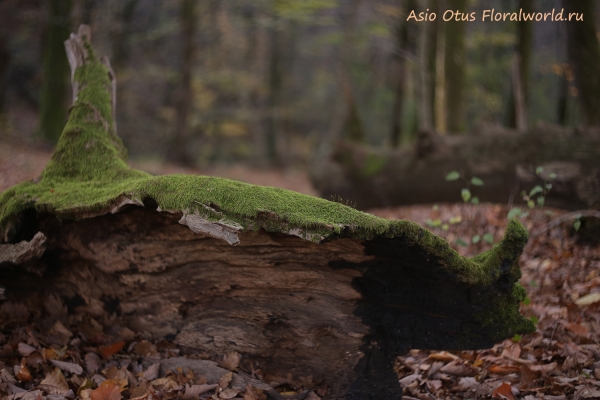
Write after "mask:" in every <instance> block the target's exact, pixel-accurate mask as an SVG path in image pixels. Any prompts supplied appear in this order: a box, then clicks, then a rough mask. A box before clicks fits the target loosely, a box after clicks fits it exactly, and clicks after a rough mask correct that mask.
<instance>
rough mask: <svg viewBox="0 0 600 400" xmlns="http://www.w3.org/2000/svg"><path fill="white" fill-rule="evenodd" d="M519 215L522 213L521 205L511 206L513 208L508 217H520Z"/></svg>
mask: <svg viewBox="0 0 600 400" xmlns="http://www.w3.org/2000/svg"><path fill="white" fill-rule="evenodd" d="M519 215H521V209H520V208H519V207H513V208H511V210H510V211H509V212H508V217H507V218H508V219H511V218H514V217H518V216H519Z"/></svg>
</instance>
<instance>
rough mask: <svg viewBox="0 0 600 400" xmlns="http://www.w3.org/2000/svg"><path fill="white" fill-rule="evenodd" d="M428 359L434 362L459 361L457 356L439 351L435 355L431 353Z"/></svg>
mask: <svg viewBox="0 0 600 400" xmlns="http://www.w3.org/2000/svg"><path fill="white" fill-rule="evenodd" d="M428 358H430V359H432V360H436V361H443V362H450V361H454V360H459V359H460V357H458V356H457V355H454V354H452V353H448V352H447V351H439V352H436V353H431V354H430V355H429V357H428Z"/></svg>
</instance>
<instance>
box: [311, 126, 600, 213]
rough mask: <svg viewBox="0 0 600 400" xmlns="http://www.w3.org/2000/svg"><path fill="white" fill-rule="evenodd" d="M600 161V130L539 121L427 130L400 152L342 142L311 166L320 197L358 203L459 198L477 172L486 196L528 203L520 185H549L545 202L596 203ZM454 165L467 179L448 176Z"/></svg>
mask: <svg viewBox="0 0 600 400" xmlns="http://www.w3.org/2000/svg"><path fill="white" fill-rule="evenodd" d="M598 160H600V131H598V130H596V131H594V130H593V129H590V130H577V129H576V130H573V129H570V130H567V129H563V128H558V127H553V126H538V127H536V128H534V129H532V130H530V131H529V132H527V133H520V132H516V131H507V130H496V131H493V132H488V133H487V134H486V133H485V132H482V133H481V134H478V135H471V136H444V137H442V136H439V135H437V134H435V133H433V132H423V133H421V135H420V137H419V140H418V142H417V143H416V145H415V146H411V147H405V148H401V149H398V150H390V149H376V148H370V147H367V146H364V145H358V144H353V143H349V142H340V143H338V145H337V147H336V148H335V149H334V150H333V152H332V154H331V155H330V157H329V158H328V159H326V160H324V161H323V162H321V163H319V164H318V165H317V164H316V165H315V167H314V168H313V169H312V170H311V180H312V182H313V184H314V186H315V188H316V189H317V191H318V192H319V194H320V195H321V197H323V198H331V197H332V196H333V197H335V198H339V197H341V198H343V199H344V200H345V201H348V202H349V203H355V204H356V205H357V206H358V208H360V209H368V208H375V207H389V206H396V205H404V204H422V203H437V202H452V203H453V202H457V201H461V196H460V193H461V189H462V188H466V187H467V186H468V180H470V179H471V178H472V177H478V178H480V179H482V180H483V182H484V186H483V187H482V188H473V187H471V189H472V190H473V192H474V195H476V196H478V198H479V200H480V201H482V202H496V203H505V204H506V203H508V202H509V201H513V202H514V204H525V202H524V201H523V200H522V199H521V197H522V196H521V195H520V192H521V191H522V190H525V191H526V192H527V193H529V192H530V190H531V189H532V188H533V187H535V186H536V185H540V186H542V187H544V185H545V184H547V183H549V184H551V185H552V188H551V189H550V190H549V193H548V194H547V196H545V197H546V198H545V200H546V201H545V204H546V205H548V206H552V207H558V208H565V209H571V210H579V209H598V208H600V166H599V165H600V164H599V163H598ZM539 167H542V168H541V170H542V172H541V173H537V174H536V170H538V168H539ZM451 171H459V172H460V173H461V175H462V176H463V177H465V178H467V182H464V181H463V180H462V179H460V180H457V181H453V182H447V181H446V180H445V177H446V176H447V174H448V173H449V172H451ZM538 171H539V170H538Z"/></svg>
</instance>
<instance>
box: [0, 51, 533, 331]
mask: <svg viewBox="0 0 600 400" xmlns="http://www.w3.org/2000/svg"><path fill="white" fill-rule="evenodd" d="M87 49H88V52H89V59H88V62H87V63H86V64H85V65H84V66H82V67H80V68H78V69H77V70H76V72H75V80H76V81H77V82H79V85H80V92H79V95H78V98H77V100H76V102H75V103H74V105H73V107H71V110H70V115H69V120H68V122H67V124H66V126H65V128H64V130H63V133H62V135H61V138H60V140H59V143H58V145H57V147H56V150H55V152H54V154H53V156H52V159H51V161H50V162H49V163H48V165H47V167H46V169H45V170H44V172H43V173H42V175H41V177H40V179H39V181H38V182H23V183H21V184H19V185H17V186H14V187H12V188H10V189H8V190H7V191H5V192H4V193H2V194H0V228H2V232H4V233H6V232H7V231H9V230H10V229H11V227H12V226H13V225H18V223H19V222H18V217H19V215H20V214H21V213H22V212H23V211H24V210H26V209H34V210H36V211H38V212H41V213H43V212H47V213H52V214H54V215H56V216H58V217H61V218H65V217H66V218H68V217H72V218H82V217H83V216H86V215H88V216H89V215H97V214H101V213H104V212H107V211H109V210H110V209H111V208H112V207H113V206H114V205H115V203H116V202H117V201H118V199H122V198H123V197H126V198H129V199H134V200H138V201H139V200H144V199H147V198H151V199H154V200H155V201H156V202H157V203H158V205H159V207H160V208H161V209H163V210H173V211H186V212H191V213H197V214H199V215H201V216H203V217H204V218H206V219H208V220H213V221H216V220H228V221H231V222H233V223H236V224H239V225H241V226H242V227H243V228H244V229H259V228H264V229H266V230H267V231H274V232H290V231H291V230H293V231H294V232H296V233H300V234H301V235H304V237H305V238H307V239H311V240H316V241H319V240H321V239H323V238H328V237H329V238H336V237H351V238H356V239H373V238H376V237H385V238H406V239H407V240H408V241H409V242H412V243H414V244H415V245H416V246H420V247H422V248H423V249H424V250H425V251H426V252H427V253H428V254H430V255H431V257H433V258H436V259H438V260H439V262H440V263H441V265H442V266H443V267H444V268H446V269H448V271H449V272H451V273H452V274H453V275H454V276H456V277H457V279H458V280H460V281H462V282H465V283H467V284H470V285H484V286H485V285H491V284H493V283H494V282H496V281H497V280H498V279H499V278H501V277H503V278H504V279H505V280H506V281H507V282H508V284H509V285H510V284H511V283H514V282H516V281H517V280H518V278H519V277H520V271H519V267H518V263H517V261H518V258H519V255H520V253H521V251H522V249H523V246H524V245H525V242H526V241H527V232H526V231H525V229H524V228H523V226H522V225H521V224H520V223H519V222H517V221H516V220H512V221H510V223H509V225H508V227H507V230H506V235H505V237H504V239H503V240H502V241H501V242H500V243H499V244H498V245H496V246H495V247H494V248H493V249H491V250H489V251H487V252H485V253H482V254H480V255H478V256H476V257H474V258H472V259H468V258H464V257H461V256H460V255H459V254H458V253H457V252H456V251H454V250H453V249H452V248H450V246H449V245H448V243H447V242H446V241H445V240H444V239H442V238H440V237H438V236H435V235H433V234H432V233H431V232H429V231H427V230H426V229H423V228H422V227H420V226H419V225H417V224H415V223H413V222H409V221H389V220H385V219H382V218H378V217H375V216H373V215H370V214H367V213H363V212H360V211H357V210H355V209H353V208H350V207H347V206H345V205H343V204H340V203H336V202H331V201H327V200H323V199H319V198H315V197H311V196H306V195H303V194H300V193H295V192H291V191H288V190H284V189H278V188H272V187H262V186H256V185H250V184H246V183H241V182H236V181H232V180H228V179H222V178H215V177H207V176H190V175H167V176H159V177H153V176H150V175H148V174H146V173H144V172H142V171H138V170H134V169H131V168H129V167H128V166H127V164H126V159H127V154H126V150H125V148H124V146H123V143H122V142H121V140H120V139H119V137H118V136H117V135H116V133H115V129H114V125H113V117H112V109H111V86H110V81H109V75H108V70H107V69H106V67H105V66H104V65H102V64H101V63H100V62H98V60H96V59H95V57H94V56H93V52H92V51H91V48H90V47H89V46H87ZM373 163H374V164H373V165H375V166H376V167H377V168H380V167H381V165H383V164H381V162H379V161H378V160H375V161H373ZM3 236H4V237H6V236H7V235H3ZM5 240H6V239H5ZM497 295H498V296H499V301H498V302H497V304H499V306H498V308H497V309H495V310H491V311H490V313H485V315H483V314H482V317H481V318H482V323H483V324H485V325H486V326H496V324H498V325H497V326H502V327H504V328H506V330H507V332H509V331H510V332H513V333H514V332H524V331H528V329H529V328H530V327H529V326H528V325H527V323H528V322H527V321H526V320H524V319H523V318H522V317H521V316H520V314H519V312H518V303H519V301H520V299H522V297H523V289H522V288H520V287H515V288H514V289H513V291H512V292H511V293H498V294H497ZM504 328H503V329H504Z"/></svg>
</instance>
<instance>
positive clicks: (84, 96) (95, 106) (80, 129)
mask: <svg viewBox="0 0 600 400" xmlns="http://www.w3.org/2000/svg"><path fill="white" fill-rule="evenodd" d="M85 40H86V41H85V42H83V49H84V51H82V52H81V56H82V57H83V58H84V61H85V62H83V63H82V65H80V66H78V67H77V69H76V70H75V71H74V74H73V84H74V86H76V87H78V91H77V93H76V94H75V95H76V96H77V98H76V99H75V101H74V103H73V106H72V107H71V108H70V110H69V119H68V121H67V124H66V126H65V128H64V130H63V132H62V135H61V137H60V139H59V141H58V144H57V146H56V150H55V151H54V154H53V155H52V159H51V160H50V162H49V163H48V165H47V166H46V168H45V170H44V172H43V173H42V177H41V178H42V181H43V182H45V183H53V182H60V181H65V180H69V181H79V182H85V181H94V182H98V183H100V182H114V181H116V180H122V179H126V178H131V177H134V176H140V177H142V176H146V174H143V173H141V172H139V171H134V170H131V169H129V168H128V167H127V164H126V160H127V151H126V149H125V146H124V145H123V142H122V141H121V139H120V138H119V137H118V136H117V134H116V132H115V126H114V122H113V110H112V97H111V93H112V84H111V78H110V72H109V69H108V68H107V66H106V65H104V64H103V63H102V62H100V61H99V60H98V59H97V58H96V57H95V56H94V52H93V50H92V47H91V46H90V45H89V42H87V38H85Z"/></svg>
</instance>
